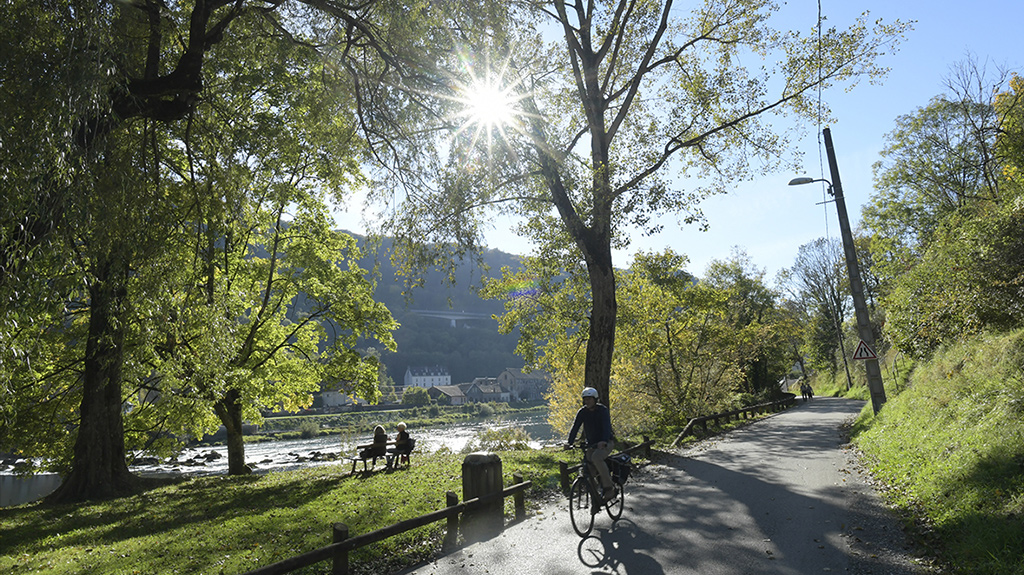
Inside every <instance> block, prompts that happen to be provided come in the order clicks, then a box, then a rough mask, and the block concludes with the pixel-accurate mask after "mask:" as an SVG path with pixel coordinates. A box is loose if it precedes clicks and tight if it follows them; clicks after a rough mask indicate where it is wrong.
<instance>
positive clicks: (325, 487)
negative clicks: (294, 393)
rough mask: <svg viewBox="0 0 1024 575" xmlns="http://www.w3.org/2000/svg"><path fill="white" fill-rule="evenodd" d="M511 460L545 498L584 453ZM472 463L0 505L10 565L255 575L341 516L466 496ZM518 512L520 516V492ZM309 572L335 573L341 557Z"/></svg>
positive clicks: (426, 507)
mask: <svg viewBox="0 0 1024 575" xmlns="http://www.w3.org/2000/svg"><path fill="white" fill-rule="evenodd" d="M501 457H502V463H503V464H502V470H503V473H504V475H505V484H506V485H508V484H511V483H512V473H513V472H515V471H520V472H522V473H523V474H524V477H525V479H527V480H530V481H533V483H534V487H533V488H532V490H531V493H530V494H531V495H533V496H537V495H539V494H541V493H545V492H550V491H551V490H554V489H557V486H558V462H559V461H574V457H575V454H573V453H566V452H562V451H557V450H541V451H519V452H507V453H502V454H501ZM462 459H463V456H462V455H459V454H452V453H446V452H442V453H436V454H429V455H419V456H418V457H416V459H415V461H414V464H413V466H412V467H410V468H409V469H402V470H399V471H394V472H384V471H377V472H373V473H369V474H363V473H361V472H358V471H357V473H356V474H355V475H349V474H348V471H349V468H347V467H342V466H334V465H332V466H324V467H316V468H310V469H305V470H301V471H291V472H282V473H270V474H267V475H260V476H247V477H225V476H217V477H204V478H194V479H188V480H182V481H179V482H176V483H173V484H169V485H165V486H162V487H159V488H156V489H152V490H149V491H146V492H145V493H142V494H140V495H137V496H134V497H127V498H122V499H116V500H111V501H103V502H95V503H88V504H80V505H62V506H44V505H41V504H29V505H23V506H19V507H14V508H6V509H0V533H2V543H3V555H2V556H0V573H11V574H12V575H13V574H20V573H48V574H53V575H61V574H72V573H74V574H84V573H89V574H93V573H96V574H105V573H117V574H121V573H125V574H134V573H143V574H152V573H161V574H169V573H188V574H220V573H229V574H236V573H243V572H245V571H248V570H251V569H255V568H257V567H261V566H265V565H268V564H270V563H274V562H277V561H280V560H283V559H286V558H288V557H292V556H294V555H298V554H300V553H303V552H306V551H310V550H312V549H315V548H318V547H322V546H324V545H327V544H329V543H330V542H331V525H332V524H333V523H335V522H342V523H345V524H347V525H348V526H349V533H350V535H353V536H354V535H359V534H362V533H367V532H370V531H373V530H376V529H379V528H381V527H385V526H387V525H390V524H392V523H396V522H398V521H401V520H403V519H408V518H412V517H416V516H418V515H423V514H426V513H429V512H431V511H436V510H438V509H442V508H444V507H445V492H447V491H449V490H451V491H454V492H455V493H456V494H457V495H458V496H459V498H460V499H461V498H462V497H461V496H462V486H461V485H462V483H461V469H462V468H461V465H462ZM378 469H380V468H379V467H378ZM506 510H507V512H508V513H511V512H512V500H511V498H509V499H508V500H507V501H506ZM443 526H444V525H443V522H442V523H435V524H432V525H429V526H426V527H423V528H420V529H417V530H415V531H411V532H408V533H406V534H404V535H399V536H395V537H392V538H390V539H387V540H385V541H383V542H381V543H378V544H375V545H373V546H370V547H366V548H364V549H362V550H359V551H357V552H354V553H353V554H352V555H351V561H352V565H353V571H354V572H356V573H370V572H380V571H382V570H384V571H387V570H391V569H393V568H397V567H398V566H400V565H403V564H412V563H415V562H418V561H421V560H424V559H426V558H428V557H429V556H430V555H431V554H433V553H435V552H436V551H437V549H439V546H440V538H441V536H442V535H443V532H442V530H443ZM370 565H373V569H371V568H370ZM301 572H302V573H326V572H330V563H329V562H324V563H320V564H319V565H318V566H316V567H313V568H309V569H307V570H304V571H301Z"/></svg>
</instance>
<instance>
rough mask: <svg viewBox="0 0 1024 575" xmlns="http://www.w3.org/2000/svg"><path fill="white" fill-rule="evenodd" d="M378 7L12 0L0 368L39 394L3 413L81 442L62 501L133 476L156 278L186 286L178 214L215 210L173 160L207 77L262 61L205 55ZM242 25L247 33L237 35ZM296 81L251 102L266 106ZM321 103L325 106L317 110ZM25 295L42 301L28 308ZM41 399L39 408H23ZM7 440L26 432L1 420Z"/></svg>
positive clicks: (119, 487) (228, 0) (305, 33)
mask: <svg viewBox="0 0 1024 575" xmlns="http://www.w3.org/2000/svg"><path fill="white" fill-rule="evenodd" d="M380 4H381V3H379V2H370V3H364V4H361V5H359V6H345V7H342V8H343V9H338V8H337V7H334V8H335V9H333V10H332V15H333V16H332V18H330V19H329V20H331V21H332V22H334V23H336V22H339V21H340V22H341V25H340V26H335V25H334V24H333V23H324V22H320V21H312V20H309V19H308V18H307V17H308V15H309V9H308V8H305V7H304V5H303V4H301V3H298V2H290V3H281V2H275V1H272V0H268V1H263V0H194V1H186V2H174V3H166V2H162V1H160V0H140V1H136V2H109V3H107V2H101V3H97V2H90V1H82V0H63V1H57V2H46V3H38V2H27V1H22V0H16V1H15V2H11V3H5V4H4V5H3V6H2V7H0V22H2V23H3V24H2V26H3V29H4V32H5V34H4V40H3V42H4V44H3V46H2V47H3V52H4V63H3V66H4V75H3V76H4V86H3V89H2V90H0V97H2V98H3V100H4V101H3V103H4V104H5V105H4V108H3V110H2V111H0V123H2V126H3V129H4V138H5V144H6V142H7V141H17V142H20V143H23V144H24V146H21V145H18V146H14V145H4V146H0V154H2V158H0V160H2V161H0V164H2V165H3V166H4V169H3V172H2V175H0V185H2V186H3V194H2V197H3V202H4V204H3V208H5V209H4V210H3V215H2V216H0V217H3V220H0V222H2V228H0V237H2V238H3V243H2V244H0V267H2V268H3V272H4V273H3V274H0V290H2V294H0V304H2V305H3V310H2V311H3V312H4V313H2V314H0V317H2V319H0V322H2V327H0V333H2V334H3V335H4V341H5V344H6V343H8V342H10V344H11V345H10V346H6V345H5V347H9V349H10V350H11V351H10V352H9V353H8V352H6V351H5V355H4V356H3V361H4V363H3V365H0V369H2V370H3V373H4V376H7V375H12V376H14V377H15V378H16V379H15V380H14V382H13V383H11V384H5V385H4V389H3V392H4V393H21V392H25V391H26V390H32V391H31V392H29V393H25V401H22V399H21V398H20V397H19V398H18V400H17V401H16V402H14V405H15V406H16V408H17V409H18V410H19V413H13V414H12V412H11V411H10V408H8V407H7V405H8V404H5V408H4V418H5V420H4V423H5V424H6V423H7V422H8V421H10V422H12V423H13V424H15V425H21V424H26V425H29V426H32V427H33V428H34V429H35V430H36V431H37V432H38V433H35V434H34V437H35V438H39V439H41V440H42V439H44V438H46V437H49V440H50V442H51V443H54V442H56V443H59V444H61V445H62V446H63V447H64V448H66V450H67V451H69V452H70V453H71V456H70V464H69V465H67V466H66V467H65V468H64V471H66V472H67V474H66V477H65V481H64V483H63V485H62V486H61V488H60V489H59V490H58V491H57V492H56V493H55V494H54V496H53V498H54V499H56V500H73V499H82V498H90V497H103V496H109V495H116V494H120V493H126V492H130V491H131V490H132V489H133V487H134V485H135V478H134V477H133V476H132V475H131V474H130V473H129V471H128V469H127V466H126V463H125V456H126V451H127V447H126V444H125V434H126V432H127V433H128V435H129V436H133V435H139V433H138V432H139V431H140V430H137V429H126V428H125V417H126V414H128V415H131V416H132V417H134V415H132V414H133V413H134V411H133V410H132V409H131V408H132V406H133V404H135V403H136V402H137V397H138V393H137V392H138V389H137V388H138V387H140V386H144V385H148V383H147V382H148V380H149V377H150V376H149V374H148V373H146V368H147V367H148V366H146V365H145V361H147V360H149V358H150V357H152V356H154V355H155V353H156V352H155V351H154V349H155V347H156V346H157V342H155V341H154V339H153V336H154V334H155V333H156V331H154V330H153V329H151V328H152V325H150V324H147V323H146V322H147V321H153V320H157V321H159V320H166V319H167V318H155V317H152V316H150V317H147V314H148V313H149V312H151V311H152V306H153V298H156V297H157V294H160V293H162V292H160V289H161V287H162V286H161V285H159V284H160V283H161V282H160V281H159V280H160V279H165V280H172V279H181V274H180V273H179V272H180V267H177V268H176V267H172V266H169V265H168V262H172V261H179V262H180V261H181V260H180V256H181V254H182V249H188V248H189V247H190V244H189V243H188V242H181V241H179V240H180V239H181V237H180V231H181V229H182V223H183V222H189V223H192V224H194V223H197V222H200V221H205V222H210V221H212V220H211V219H209V218H205V219H204V216H205V215H208V214H204V213H202V212H197V211H193V209H194V208H196V207H197V202H196V201H195V196H194V195H190V194H189V193H188V192H189V191H192V192H195V191H197V189H198V188H191V189H188V188H187V187H185V186H181V185H179V184H180V182H181V181H182V180H184V179H189V176H187V175H186V174H187V173H188V169H191V168H192V167H194V165H193V166H189V167H188V168H186V166H187V164H188V162H182V163H179V164H178V165H177V166H176V167H177V168H179V170H178V171H175V170H173V169H169V166H170V165H171V164H173V163H174V162H175V160H176V159H177V158H179V157H180V156H181V150H182V149H184V148H187V147H188V143H189V141H190V140H189V137H190V128H191V127H194V126H195V125H197V124H195V123H193V122H194V120H195V119H196V118H197V114H200V115H201V114H202V113H203V112H202V111H201V110H200V109H199V105H200V103H201V102H204V101H209V100H204V97H206V96H209V95H210V94H211V93H207V92H206V90H207V88H208V87H209V85H210V84H211V83H213V84H216V83H217V82H220V81H224V80H225V78H229V77H231V75H236V76H237V75H248V76H251V75H253V73H254V69H257V68H259V67H260V63H259V62H256V61H252V60H249V63H250V65H251V66H250V67H248V68H235V69H230V70H229V69H228V67H225V66H221V67H220V68H219V69H218V70H217V71H216V72H215V71H213V69H212V68H211V67H210V65H209V63H210V61H211V58H212V57H213V56H211V54H212V53H213V51H214V50H215V48H217V47H219V46H224V45H229V44H233V43H241V44H245V43H246V42H247V41H248V38H249V35H250V34H258V35H263V36H270V37H273V38H275V39H277V40H278V41H279V42H281V43H282V44H284V45H288V44H295V45H303V46H304V47H305V48H306V49H312V48H313V47H314V46H315V45H316V42H314V41H311V40H310V38H309V35H310V34H313V33H319V32H323V30H324V29H327V30H329V31H330V32H331V33H332V34H335V33H337V31H338V30H344V31H347V32H348V34H347V35H344V33H343V36H342V38H343V39H345V40H348V41H350V42H353V43H355V44H358V38H365V36H366V34H367V30H368V28H369V27H368V26H362V27H360V22H361V21H362V20H361V18H362V17H363V16H365V15H366V14H370V13H372V14H382V13H386V10H381V9H380V6H379V5H380ZM319 16H320V18H321V20H324V18H323V12H322V11H321V12H319ZM243 20H246V21H247V22H248V23H249V26H250V27H249V28H248V29H247V30H246V32H244V33H238V34H235V33H234V32H235V28H236V27H237V24H238V22H241V21H243ZM254 22H259V23H260V24H261V25H262V27H260V26H258V25H256V24H253V23H254ZM289 30H293V32H289ZM334 37H335V38H337V36H334ZM368 49H371V50H373V49H375V48H374V47H373V46H371V47H370V48H368ZM270 57H271V58H273V57H274V55H270ZM292 88H294V86H290V85H279V86H276V87H275V88H274V89H273V90H271V91H269V92H268V93H266V94H263V95H260V94H255V93H254V94H251V95H253V96H256V97H257V99H258V100H260V101H269V99H271V98H274V97H275V96H280V95H281V94H287V93H288V91H289V90H291V89H292ZM283 101H284V99H279V100H278V102H277V105H278V106H279V107H283V106H284V104H283ZM321 103H322V102H318V103H316V104H321ZM307 104H308V103H307ZM310 110H313V112H311V113H317V112H316V106H315V105H314V106H312V108H309V109H307V111H310ZM258 137H259V135H258V134H252V138H253V140H252V141H255V139H257V138H258ZM9 139H10V140H9ZM224 153H225V154H231V153H232V152H231V151H227V150H225V151H224ZM241 167H242V168H245V166H241ZM350 168H351V165H347V166H346V169H350ZM207 176H208V174H207ZM206 182H207V183H209V184H211V185H212V184H213V183H214V182H213V180H211V179H209V178H207V179H206ZM216 183H217V184H218V185H223V184H224V182H223V181H218V182H216ZM279 184H280V182H279ZM221 191H222V190H218V189H215V190H213V193H214V194H218V193H220V192H221ZM303 208H304V209H311V210H313V211H315V209H314V206H312V205H305V206H303ZM224 214H226V215H227V216H228V217H230V216H231V215H232V213H231V212H229V211H226V212H224ZM332 241H333V240H332ZM192 253H193V254H194V253H196V252H192ZM176 257H177V258H178V259H177V260H176ZM335 287H337V286H335ZM26 290H28V291H29V292H30V295H28V297H26V296H25V294H24V292H25V291H26ZM25 301H28V302H30V304H31V305H30V306H26V307H21V303H22V302H25ZM19 309H21V310H22V311H15V310H19ZM8 311H10V312H11V313H8ZM235 319H237V318H235ZM8 336H10V339H8ZM45 343H52V344H54V345H57V346H64V348H65V349H64V351H65V352H67V353H65V354H60V353H57V352H56V351H55V350H54V349H51V348H47V349H44V344H45ZM160 343H164V342H160ZM39 360H42V361H41V362H40V361H39ZM76 403H77V405H73V404H76ZM37 407H39V408H40V409H41V410H42V411H43V412H44V415H43V416H41V417H36V416H34V415H33V416H23V415H22V414H24V413H25V411H24V409H23V408H28V409H30V410H35V409H36V408H37ZM46 422H49V423H50V426H49V427H48V428H45V429H44V428H42V426H43V425H45V423H46ZM68 430H70V432H69V431H68ZM0 440H4V444H5V446H7V445H11V443H9V441H13V442H14V443H18V442H21V441H22V439H21V437H20V435H19V434H17V433H11V432H10V431H9V429H6V428H5V429H3V430H0ZM69 442H73V444H74V445H73V446H71V445H69ZM25 443H26V444H31V445H35V446H38V445H40V443H35V442H34V439H33V440H29V441H27V442H25ZM19 447H20V445H19ZM57 451H60V449H59V448H53V451H49V452H47V453H55V452H57ZM33 454H35V453H33Z"/></svg>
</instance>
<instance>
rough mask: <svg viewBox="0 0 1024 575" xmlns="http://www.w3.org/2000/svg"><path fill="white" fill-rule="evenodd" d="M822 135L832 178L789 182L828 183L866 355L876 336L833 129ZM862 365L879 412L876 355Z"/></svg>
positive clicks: (880, 388)
mask: <svg viewBox="0 0 1024 575" xmlns="http://www.w3.org/2000/svg"><path fill="white" fill-rule="evenodd" d="M822 135H823V136H824V137H825V152H826V153H827V154H828V167H829V171H830V172H831V173H832V181H831V182H830V181H828V180H826V179H823V178H819V179H814V178H807V177H800V178H793V179H792V180H790V181H789V185H791V186H800V185H804V184H810V183H813V182H825V183H826V184H828V192H829V193H830V194H832V197H833V198H835V202H836V211H837V212H838V213H839V231H840V233H841V234H842V236H843V251H844V252H845V253H846V271H847V272H849V274H850V292H851V294H852V295H853V309H854V311H855V312H856V314H857V333H858V334H859V335H860V340H861V345H860V346H858V347H857V350H858V351H860V350H861V349H862V346H867V350H868V351H869V352H870V353H869V355H870V356H874V355H875V352H874V349H875V336H874V333H873V332H872V331H871V320H870V319H869V318H868V306H867V303H865V301H864V284H863V283H862V282H861V279H860V266H858V265H857V251H856V249H855V248H854V245H853V233H852V232H851V231H850V218H849V216H848V215H847V213H846V200H845V199H843V185H842V183H841V182H840V181H839V166H838V165H837V164H836V154H835V151H834V150H833V149H832V132H831V131H830V130H829V129H828V128H825V129H824V130H822ZM856 355H857V354H855V356H856ZM854 359H856V357H855V358H854ZM864 366H865V369H866V370H867V376H868V390H869V391H870V392H871V407H872V409H874V412H875V413H878V412H879V411H881V409H882V406H883V405H884V404H885V387H884V385H883V384H882V370H881V369H880V368H879V367H878V359H877V357H869V358H868V359H866V360H865V362H864Z"/></svg>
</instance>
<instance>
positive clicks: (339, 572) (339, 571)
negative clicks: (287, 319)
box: [331, 523, 348, 575]
mask: <svg viewBox="0 0 1024 575" xmlns="http://www.w3.org/2000/svg"><path fill="white" fill-rule="evenodd" d="M333 531H334V536H333V541H334V542H335V543H341V542H342V541H344V540H346V539H348V525H345V524H344V523H335V524H334V529H333ZM331 573H332V574H333V575H348V551H347V550H335V551H334V569H333V570H332V571H331Z"/></svg>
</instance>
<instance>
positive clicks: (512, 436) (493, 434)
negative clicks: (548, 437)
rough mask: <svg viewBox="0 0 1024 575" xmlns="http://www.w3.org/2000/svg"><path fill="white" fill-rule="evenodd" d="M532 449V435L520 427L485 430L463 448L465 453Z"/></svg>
mask: <svg viewBox="0 0 1024 575" xmlns="http://www.w3.org/2000/svg"><path fill="white" fill-rule="evenodd" d="M528 449H531V448H530V434H529V433H527V432H526V430H524V429H522V428H519V427H502V428H490V429H483V430H481V431H479V432H478V433H477V434H476V437H474V438H473V440H472V441H470V442H469V443H467V444H466V446H465V447H464V448H462V452H463V453H473V452H474V451H525V450H528Z"/></svg>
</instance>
